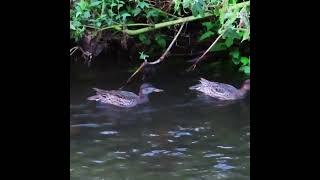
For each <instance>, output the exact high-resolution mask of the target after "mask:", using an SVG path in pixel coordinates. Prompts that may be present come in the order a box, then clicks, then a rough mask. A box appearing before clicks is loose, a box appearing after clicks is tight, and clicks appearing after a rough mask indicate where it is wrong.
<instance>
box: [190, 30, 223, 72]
mask: <svg viewBox="0 0 320 180" xmlns="http://www.w3.org/2000/svg"><path fill="white" fill-rule="evenodd" d="M222 35H223V33H222V34H220V35H219V36H218V37H217V39H216V40H215V41H214V42H213V43H212V44H211V45H210V47H209V48H208V49H207V50H206V51H205V52H204V53H203V54H202V55H201V56H200V57H199V58H197V59H196V62H195V63H194V64H193V65H192V66H190V67H189V68H188V69H187V71H191V70H194V69H195V68H196V66H197V64H198V62H199V61H201V60H202V58H203V57H204V56H205V55H206V54H207V53H208V52H209V51H210V49H211V48H212V47H213V46H214V45H215V44H216V43H217V42H218V41H219V39H220V38H221V37H222Z"/></svg>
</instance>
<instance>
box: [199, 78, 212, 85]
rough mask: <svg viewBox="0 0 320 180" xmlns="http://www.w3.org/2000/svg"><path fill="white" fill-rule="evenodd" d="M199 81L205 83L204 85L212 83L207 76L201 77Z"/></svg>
mask: <svg viewBox="0 0 320 180" xmlns="http://www.w3.org/2000/svg"><path fill="white" fill-rule="evenodd" d="M199 81H200V83H201V84H204V85H207V84H210V83H211V82H210V81H208V80H206V79H205V78H200V80H199Z"/></svg>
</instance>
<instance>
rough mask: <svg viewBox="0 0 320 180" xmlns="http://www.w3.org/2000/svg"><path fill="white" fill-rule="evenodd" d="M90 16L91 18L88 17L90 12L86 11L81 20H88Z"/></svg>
mask: <svg viewBox="0 0 320 180" xmlns="http://www.w3.org/2000/svg"><path fill="white" fill-rule="evenodd" d="M90 16H91V15H90V12H89V11H86V12H84V13H83V18H84V19H88V18H89V17H90Z"/></svg>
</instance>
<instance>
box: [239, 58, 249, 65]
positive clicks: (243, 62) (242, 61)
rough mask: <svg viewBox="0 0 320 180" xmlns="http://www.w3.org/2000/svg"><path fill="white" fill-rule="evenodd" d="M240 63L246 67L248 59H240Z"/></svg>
mask: <svg viewBox="0 0 320 180" xmlns="http://www.w3.org/2000/svg"><path fill="white" fill-rule="evenodd" d="M240 61H241V63H242V64H243V65H247V64H248V63H249V58H247V57H241V58H240Z"/></svg>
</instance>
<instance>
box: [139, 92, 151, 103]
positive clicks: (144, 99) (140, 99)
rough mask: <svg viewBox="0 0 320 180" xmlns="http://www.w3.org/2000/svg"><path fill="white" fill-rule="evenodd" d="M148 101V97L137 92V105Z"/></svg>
mask: <svg viewBox="0 0 320 180" xmlns="http://www.w3.org/2000/svg"><path fill="white" fill-rule="evenodd" d="M148 101H149V97H148V95H147V94H143V93H141V92H139V102H138V103H139V104H143V103H146V102H148Z"/></svg>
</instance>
